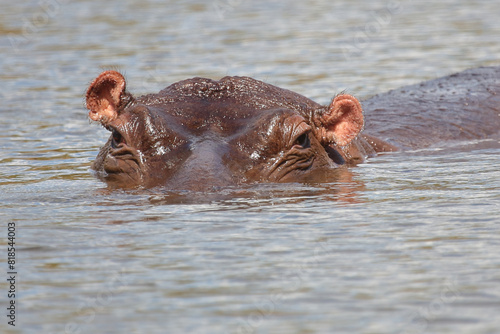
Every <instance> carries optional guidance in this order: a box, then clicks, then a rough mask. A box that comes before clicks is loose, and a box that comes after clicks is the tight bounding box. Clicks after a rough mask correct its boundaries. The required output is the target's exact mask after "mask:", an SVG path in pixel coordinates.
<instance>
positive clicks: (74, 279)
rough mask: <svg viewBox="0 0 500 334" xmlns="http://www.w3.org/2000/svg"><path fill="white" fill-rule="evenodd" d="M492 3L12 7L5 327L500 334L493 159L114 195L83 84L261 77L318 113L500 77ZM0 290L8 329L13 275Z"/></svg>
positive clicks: (7, 36) (446, 158)
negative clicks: (323, 178) (344, 100)
mask: <svg viewBox="0 0 500 334" xmlns="http://www.w3.org/2000/svg"><path fill="white" fill-rule="evenodd" d="M498 13H500V4H499V3H498V2H494V1H465V0H462V1H441V2H439V3H435V2H415V1H387V2H386V1H371V2H368V1H360V0H357V1H335V2H333V1H326V0H325V1H323V0H315V1H302V2H290V1H288V2H286V1H270V0H267V1H260V0H258V1H243V0H215V1H205V2H203V1H194V0H190V1H153V0H150V1H140V2H139V1H132V0H127V1H107V2H102V1H72V2H70V1H63V0H47V1H40V2H39V1H24V2H22V3H21V2H18V3H13V2H7V1H2V11H1V13H0V52H1V54H2V57H1V58H0V70H1V71H0V83H1V87H2V89H1V90H0V98H1V101H2V103H1V105H0V117H1V121H0V138H1V139H0V147H1V150H0V208H1V211H0V216H1V217H2V226H3V227H2V229H3V232H2V233H1V235H2V236H3V237H2V238H1V240H2V241H1V244H2V245H3V246H2V248H3V249H4V254H5V255H3V256H2V258H3V259H4V260H2V261H3V263H5V265H3V266H2V268H4V274H2V277H5V276H7V274H6V272H7V269H6V267H7V263H6V257H7V255H6V243H7V241H6V235H7V227H6V226H7V222H15V223H16V226H17V235H16V238H17V239H16V242H17V244H16V246H17V268H16V269H17V270H18V282H17V286H16V288H17V292H18V294H17V299H16V301H17V306H18V308H17V320H16V321H17V323H16V327H15V328H14V327H12V326H9V325H7V320H8V319H7V318H6V316H5V315H2V317H1V319H2V320H1V321H0V332H2V333H498V332H499V330H500V320H499V318H498V314H499V313H500V260H499V256H498V254H499V253H500V237H499V235H500V227H499V225H498V222H499V221H500V219H499V218H500V171H499V169H498V162H499V158H498V156H499V154H500V150H498V149H493V148H483V149H479V150H473V151H459V150H456V151H450V150H448V151H427V152H425V151H424V152H407V153H398V154H389V155H382V156H379V157H377V158H374V159H371V160H370V161H369V162H368V163H365V164H362V165H360V166H358V167H356V168H352V169H350V170H347V171H343V172H340V174H339V180H338V181H337V182H336V183H329V184H323V185H301V184H285V185H261V186H252V187H250V186H248V187H243V188H239V189H225V190H221V191H220V192H218V193H214V194H200V195H194V196H193V195H192V194H183V193H166V194H161V193H152V192H142V193H139V192H125V191H113V192H109V191H107V190H106V188H105V185H103V184H102V183H100V182H99V181H98V180H96V179H95V178H94V177H93V176H92V175H91V173H90V172H89V165H90V162H91V161H92V160H93V158H94V157H95V155H96V154H97V151H98V149H99V147H100V145H102V144H103V143H104V141H105V139H106V137H107V133H106V131H105V130H103V129H101V128H100V127H98V126H96V125H89V122H88V121H87V116H86V114H87V112H86V110H85V108H84V103H83V94H84V92H85V89H86V86H87V85H88V83H89V82H90V80H92V79H93V78H94V77H95V76H96V75H97V74H98V73H99V72H100V71H101V70H102V69H109V68H112V69H118V70H120V71H122V72H124V73H125V74H126V76H127V79H128V84H129V86H128V87H129V90H130V91H131V92H134V93H136V94H141V93H145V92H154V91H158V90H160V89H162V88H163V87H165V86H166V85H167V84H170V83H173V82H175V81H178V80H181V79H185V78H188V77H192V76H207V77H212V78H220V77H222V76H224V75H249V76H253V77H255V78H257V79H261V80H264V81H267V82H269V83H273V84H276V85H278V86H281V87H284V88H288V89H291V90H294V91H297V92H299V93H301V94H303V95H306V96H308V97H310V98H312V99H314V100H316V101H318V102H320V103H324V104H326V103H328V102H329V101H330V99H331V97H332V96H333V95H334V94H336V93H339V92H341V91H343V90H347V91H348V92H349V93H352V94H354V95H356V96H359V97H360V98H367V97H369V96H371V95H373V94H376V93H380V92H384V91H386V90H388V89H391V88H396V87H399V86H402V85H406V84H412V83H416V82H419V81H422V80H426V79H430V78H434V77H438V76H442V75H446V74H450V73H452V72H456V71H461V70H464V69H467V68H470V67H476V66H481V65H498V64H500V61H499V58H498V57H499V55H500V43H499V41H498V35H499V32H500V21H499V20H498V15H497V14H498ZM1 282H2V283H0V290H1V291H0V295H2V298H1V299H0V300H1V302H2V309H3V310H4V311H3V312H2V314H6V311H5V308H6V307H7V299H6V294H7V290H8V286H7V284H6V281H5V279H2V280H1Z"/></svg>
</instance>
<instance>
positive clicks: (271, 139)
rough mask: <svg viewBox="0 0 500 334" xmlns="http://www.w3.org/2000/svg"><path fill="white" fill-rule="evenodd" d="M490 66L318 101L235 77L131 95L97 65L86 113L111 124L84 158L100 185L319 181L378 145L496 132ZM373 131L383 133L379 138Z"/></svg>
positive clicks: (424, 143) (414, 144)
mask: <svg viewBox="0 0 500 334" xmlns="http://www.w3.org/2000/svg"><path fill="white" fill-rule="evenodd" d="M499 82H500V70H499V68H498V67H496V68H495V67H493V68H481V69H475V70H469V71H465V72H463V73H460V74H457V75H454V76H449V77H444V78H441V79H437V80H433V81H429V82H425V83H422V84H420V85H415V86H408V87H403V88H402V89H400V90H397V91H391V92H388V93H386V94H381V95H378V96H375V97H374V98H372V99H370V100H367V101H365V102H364V106H365V111H366V115H367V117H366V121H367V131H366V134H365V133H363V134H361V131H362V129H363V127H364V123H365V118H364V115H363V111H362V107H361V104H360V103H359V101H358V100H357V99H356V98H354V97H353V96H351V95H347V94H342V95H338V96H336V97H335V98H334V99H333V101H332V102H331V104H330V105H329V106H322V105H319V104H317V103H315V102H314V101H312V100H310V99H308V98H306V97H304V96H302V95H299V94H297V93H294V92H291V91H288V90H285V89H281V88H278V87H276V86H273V85H269V84H266V83H264V82H261V81H258V80H254V79H251V78H247V77H225V78H222V79H221V80H219V81H214V80H210V79H204V78H193V79H189V80H184V81H181V82H178V83H175V84H173V85H171V86H169V87H167V88H165V89H164V90H162V91H160V92H159V93H158V94H149V95H145V96H141V97H138V98H134V97H133V96H132V95H131V94H130V93H128V92H127V90H126V83H125V79H124V78H123V76H122V75H121V74H120V73H118V72H115V71H106V72H103V73H101V74H100V75H99V76H98V77H97V78H96V79H95V80H94V81H93V82H92V84H91V85H90V87H89V89H88V91H87V108H88V109H89V117H90V119H92V120H93V121H96V122H100V123H101V124H102V125H103V126H104V127H105V128H106V129H108V130H109V131H111V136H110V138H109V140H108V142H107V143H106V144H105V145H104V147H103V148H102V149H101V151H100V152H99V154H98V156H97V158H96V160H95V161H94V163H93V165H92V168H93V169H94V170H95V171H96V172H97V175H98V176H99V177H100V178H101V179H103V180H104V181H105V182H107V183H108V184H109V185H110V186H111V187H119V188H136V187H141V188H151V187H156V186H162V187H166V188H168V189H175V190H206V189H210V188H213V187H224V186H233V185H239V184H244V183H256V182H327V181H331V180H333V179H334V178H335V175H336V173H335V172H336V170H337V168H339V167H343V168H344V166H350V165H355V164H356V163H358V162H361V161H363V160H364V159H365V158H366V157H368V156H371V155H374V154H377V153H379V152H388V151H397V150H399V149H407V148H411V149H415V148H423V147H429V146H431V145H436V144H439V143H442V142H444V141H450V140H470V139H483V138H494V137H495V136H496V137H498V129H499V125H500V124H499V123H500V117H499V116H498V115H499V110H500V103H499V93H500V88H499V87H500V84H499ZM380 138H383V139H384V140H382V139H380Z"/></svg>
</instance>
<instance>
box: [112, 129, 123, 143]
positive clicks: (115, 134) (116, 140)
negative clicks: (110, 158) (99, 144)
mask: <svg viewBox="0 0 500 334" xmlns="http://www.w3.org/2000/svg"><path fill="white" fill-rule="evenodd" d="M112 135H113V145H114V146H117V145H119V144H121V143H124V142H125V141H124V140H123V136H122V135H121V134H120V133H119V132H118V131H116V130H113V132H112Z"/></svg>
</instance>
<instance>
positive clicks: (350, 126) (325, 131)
mask: <svg viewBox="0 0 500 334" xmlns="http://www.w3.org/2000/svg"><path fill="white" fill-rule="evenodd" d="M319 123H320V124H321V125H320V126H321V129H320V132H319V133H320V137H321V138H320V139H321V142H322V143H323V144H324V145H327V144H331V143H336V144H337V145H340V146H346V145H347V144H349V143H350V142H351V141H352V140H353V139H354V138H356V136H357V135H358V134H359V133H360V132H361V130H362V129H363V125H364V119H363V110H362V109H361V104H360V103H359V101H358V100H357V99H356V98H355V97H354V96H351V95H348V94H341V95H338V96H336V97H335V99H334V100H333V101H332V103H331V104H330V106H329V107H328V110H327V111H326V112H325V113H323V114H322V115H320V116H319Z"/></svg>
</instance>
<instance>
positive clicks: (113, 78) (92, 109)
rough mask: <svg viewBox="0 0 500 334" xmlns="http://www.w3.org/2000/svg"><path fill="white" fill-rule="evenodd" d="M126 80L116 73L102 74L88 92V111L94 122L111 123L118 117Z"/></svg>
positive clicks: (107, 72)
mask: <svg viewBox="0 0 500 334" xmlns="http://www.w3.org/2000/svg"><path fill="white" fill-rule="evenodd" d="M124 93H125V78H124V77H123V76H122V75H121V74H120V73H118V72H116V71H106V72H102V73H101V74H100V75H99V76H98V77H97V78H96V79H95V80H94V81H93V82H92V83H91V84H90V87H89V89H88V90H87V109H88V110H89V117H90V119H92V120H93V121H101V123H107V122H110V121H112V120H114V119H116V118H117V117H118V110H119V108H120V102H121V97H122V94H124Z"/></svg>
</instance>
